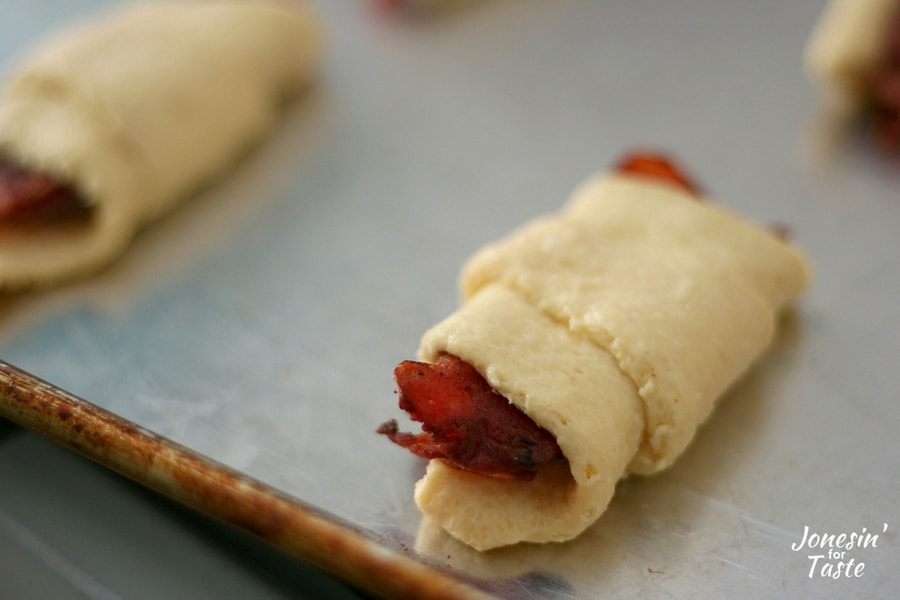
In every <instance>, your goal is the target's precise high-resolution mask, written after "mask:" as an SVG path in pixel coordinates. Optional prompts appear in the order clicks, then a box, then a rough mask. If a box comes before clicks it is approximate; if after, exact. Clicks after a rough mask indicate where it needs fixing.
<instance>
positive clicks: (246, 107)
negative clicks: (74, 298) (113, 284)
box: [0, 0, 322, 289]
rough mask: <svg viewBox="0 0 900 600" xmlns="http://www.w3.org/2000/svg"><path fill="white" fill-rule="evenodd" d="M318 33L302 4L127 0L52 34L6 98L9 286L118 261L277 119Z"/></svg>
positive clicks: (2, 128) (3, 217)
mask: <svg viewBox="0 0 900 600" xmlns="http://www.w3.org/2000/svg"><path fill="white" fill-rule="evenodd" d="M321 42H322V40H321V32H320V24H319V22H318V18H317V17H316V15H315V14H314V13H313V12H312V11H311V10H310V8H309V7H307V6H306V5H304V4H302V3H287V2H273V1H257V2H246V1H240V0H209V1H206V2H156V3H147V4H139V5H134V6H128V7H127V8H124V9H119V10H117V11H115V12H113V13H112V14H109V15H106V16H105V17H103V18H101V19H99V20H96V21H91V22H87V23H85V24H82V25H80V26H78V27H75V28H72V29H70V30H69V31H66V32H63V33H61V34H59V35H57V36H56V37H53V38H51V39H49V40H48V41H47V43H46V44H45V45H43V46H42V47H40V48H39V49H37V50H36V51H35V52H34V53H33V54H32V55H31V56H30V57H29V58H27V59H26V60H25V62H23V63H22V64H21V65H20V66H19V67H18V68H17V69H16V70H15V71H14V72H13V74H12V75H11V77H10V79H9V80H8V81H7V82H6V85H5V87H4V90H3V93H2V96H0V164H2V165H3V168H2V169H0V288H3V289H17V288H24V287H33V286H37V285H45V284H50V283H56V282H58V281H60V280H63V279H67V278H71V277H74V276H76V275H83V274H87V273H89V272H91V271H94V270H96V269H98V268H100V267H102V266H104V265H106V264H107V263H109V262H110V261H111V260H112V259H113V258H115V257H116V256H117V255H118V254H119V253H121V251H122V250H123V249H124V248H125V247H126V245H127V244H128V243H129V242H130V241H131V239H132V237H133V236H134V234H135V233H136V232H137V231H138V229H139V228H141V227H142V226H144V225H146V224H147V223H149V222H151V221H152V220H154V219H156V218H158V217H159V216H160V215H162V214H164V213H166V212H167V211H169V210H170V209H171V208H172V207H173V206H174V205H175V204H177V203H178V202H180V201H182V200H184V199H185V198H186V197H187V196H189V195H190V194H191V193H192V192H195V191H196V190H197V188H198V187H200V186H202V185H204V184H206V183H207V182H208V181H209V180H210V179H211V178H213V177H215V176H217V175H219V174H220V172H221V171H223V170H224V169H225V168H227V167H228V166H230V165H231V164H232V163H233V162H234V161H235V160H236V159H237V158H238V157H239V156H240V155H241V154H242V153H243V152H245V151H247V150H248V148H249V146H250V145H251V144H253V143H254V142H256V141H258V140H259V138H261V137H262V135H263V134H264V133H266V132H267V131H268V130H269V129H270V128H271V126H272V125H273V124H274V122H275V121H276V118H277V116H278V114H279V112H280V111H279V109H280V107H281V104H282V103H283V102H284V100H285V99H286V98H287V97H290V96H291V95H293V94H295V93H296V92H298V91H299V90H300V89H301V88H302V87H304V86H305V85H306V84H307V83H308V82H309V81H310V80H311V78H312V77H313V75H314V72H315V70H316V68H317V65H318V63H319V58H320V56H319V55H320V52H321ZM51 209H52V210H51ZM60 214H66V215H69V216H70V217H71V216H72V215H74V216H75V217H77V218H69V219H68V220H67V219H63V218H60V216H59V215H60ZM48 215H51V216H52V218H50V217H48ZM23 216H25V217H27V219H25V218H23ZM23 221H27V224H25V225H23Z"/></svg>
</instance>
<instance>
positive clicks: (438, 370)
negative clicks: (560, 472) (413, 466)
mask: <svg viewBox="0 0 900 600" xmlns="http://www.w3.org/2000/svg"><path fill="white" fill-rule="evenodd" d="M394 379H395V380H396V382H397V389H398V391H399V394H400V408H402V409H403V410H405V411H407V412H409V414H410V416H411V417H412V419H413V420H415V421H419V422H421V423H422V424H423V425H422V431H423V433H420V434H412V433H402V432H400V431H399V428H398V425H397V422H396V421H395V420H390V421H388V422H386V423H384V424H382V425H381V427H379V428H378V433H382V434H384V435H386V436H388V437H389V438H390V439H391V441H393V442H394V443H396V444H399V445H400V446H403V447H404V448H407V449H409V450H410V451H411V452H413V453H414V454H416V455H418V456H421V457H423V458H440V459H443V460H444V461H445V462H447V463H448V464H449V465H450V466H452V467H455V468H457V469H462V470H465V471H471V472H473V473H478V474H481V475H487V476H488V477H494V478H498V479H523V480H530V479H533V478H534V475H535V473H536V471H537V468H538V467H539V466H540V465H541V464H544V463H547V462H550V461H554V460H562V459H563V454H562V451H561V450H560V448H559V446H558V445H557V443H556V440H555V439H554V438H553V435H552V434H551V433H550V432H549V431H547V430H546V429H542V428H541V427H539V426H538V425H537V424H536V423H535V422H534V421H532V420H531V419H530V418H529V417H528V416H527V415H526V414H525V413H523V412H522V411H520V410H519V409H518V408H516V407H515V406H513V405H512V404H510V402H509V401H508V400H507V399H506V398H504V397H503V396H501V395H500V394H498V393H497V392H495V391H494V390H493V389H491V386H490V385H489V384H488V382H487V381H485V380H484V378H483V377H482V376H481V374H480V373H478V371H476V370H475V368H474V367H472V366H471V365H469V364H468V363H466V362H464V361H462V360H461V359H459V358H458V357H456V356H453V355H451V354H441V355H440V356H439V357H438V360H437V362H436V363H435V364H429V363H423V362H415V361H411V360H408V361H404V362H402V363H400V364H399V365H398V366H397V368H396V369H395V371H394Z"/></svg>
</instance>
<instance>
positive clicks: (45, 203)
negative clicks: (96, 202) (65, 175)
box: [0, 157, 89, 223]
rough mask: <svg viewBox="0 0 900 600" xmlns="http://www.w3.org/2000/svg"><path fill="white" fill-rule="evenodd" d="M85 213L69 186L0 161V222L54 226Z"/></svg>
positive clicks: (50, 176)
mask: <svg viewBox="0 0 900 600" xmlns="http://www.w3.org/2000/svg"><path fill="white" fill-rule="evenodd" d="M88 212H89V208H88V206H87V203H86V202H85V201H84V200H83V199H82V197H81V196H80V195H79V194H78V192H77V191H76V190H75V189H74V188H73V187H72V186H70V185H67V184H65V183H62V182H60V181H58V180H57V179H56V178H54V177H53V176H52V175H49V174H46V173H40V172H35V171H31V170H28V169H25V168H23V167H21V166H19V165H17V164H15V163H13V162H11V161H9V160H7V159H5V158H2V157H0V222H5V223H10V222H14V223H23V222H27V223H36V222H40V223H46V222H55V221H60V220H66V219H72V218H76V217H82V216H84V215H86V214H87V213H88Z"/></svg>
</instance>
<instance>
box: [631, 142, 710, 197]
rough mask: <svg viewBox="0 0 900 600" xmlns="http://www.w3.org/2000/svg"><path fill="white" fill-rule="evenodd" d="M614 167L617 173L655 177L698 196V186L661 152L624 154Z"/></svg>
mask: <svg viewBox="0 0 900 600" xmlns="http://www.w3.org/2000/svg"><path fill="white" fill-rule="evenodd" d="M614 169H615V170H616V171H618V172H619V173H630V174H634V175H647V176H650V177H656V178H657V179H662V180H663V181H668V182H669V183H673V184H675V185H677V186H679V187H682V188H684V189H685V190H687V191H688V192H690V193H692V194H694V195H695V196H699V195H700V193H701V190H700V187H699V186H698V185H697V184H696V183H694V181H693V180H692V179H691V178H690V177H688V176H687V174H685V173H684V171H682V170H681V169H680V168H678V167H677V166H676V165H675V163H674V162H673V161H672V160H670V159H669V158H667V157H665V156H663V155H661V154H655V153H650V152H633V153H631V154H626V155H625V156H624V157H623V158H621V159H620V160H619V162H618V163H616V165H615V167H614Z"/></svg>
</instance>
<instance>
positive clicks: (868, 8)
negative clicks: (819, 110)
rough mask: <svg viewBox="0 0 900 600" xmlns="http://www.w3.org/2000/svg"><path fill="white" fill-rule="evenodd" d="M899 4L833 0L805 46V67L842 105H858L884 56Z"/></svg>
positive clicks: (894, 0) (888, 0) (895, 1)
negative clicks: (850, 103) (888, 35)
mask: <svg viewBox="0 0 900 600" xmlns="http://www.w3.org/2000/svg"><path fill="white" fill-rule="evenodd" d="M898 4H900V3H898V0H830V2H828V4H827V5H826V7H825V10H824V11H823V12H822V14H821V16H820V17H819V20H818V21H817V23H816V26H815V28H814V29H813V32H812V34H811V36H810V38H809V41H808V42H807V45H806V51H805V52H806V54H805V60H806V66H807V69H808V71H809V73H810V75H811V76H812V77H813V79H814V80H816V81H817V82H818V83H820V84H821V85H822V87H823V88H825V89H826V90H828V92H829V93H832V94H834V95H835V96H836V97H837V98H838V99H839V100H840V101H842V102H854V103H855V102H859V101H861V100H862V99H863V97H864V96H865V95H867V93H868V79H869V77H870V76H871V74H872V71H873V69H874V68H875V66H876V65H877V64H878V62H879V61H880V60H881V58H882V56H883V55H884V51H885V45H886V35H887V33H888V30H889V28H890V24H891V18H892V17H893V16H894V14H895V13H896V11H897V10H898V9H900V6H898Z"/></svg>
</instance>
